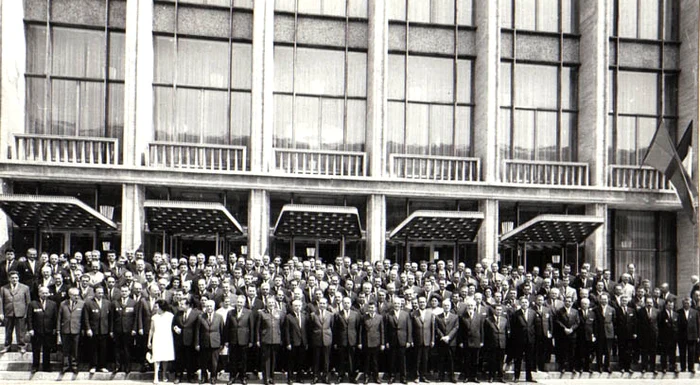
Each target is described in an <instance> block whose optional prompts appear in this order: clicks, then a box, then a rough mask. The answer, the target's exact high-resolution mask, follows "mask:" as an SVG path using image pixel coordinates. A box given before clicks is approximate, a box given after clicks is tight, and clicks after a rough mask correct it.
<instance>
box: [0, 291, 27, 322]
mask: <svg viewBox="0 0 700 385" xmlns="http://www.w3.org/2000/svg"><path fill="white" fill-rule="evenodd" d="M30 297H31V296H30V294H29V286H27V285H25V284H22V283H18V284H17V288H16V289H15V291H14V292H13V291H12V287H11V284H9V283H8V284H7V285H5V286H3V287H1V288H0V309H1V310H2V313H3V314H4V315H5V317H17V318H24V317H25V316H26V315H27V307H28V305H29V302H31V298H30Z"/></svg>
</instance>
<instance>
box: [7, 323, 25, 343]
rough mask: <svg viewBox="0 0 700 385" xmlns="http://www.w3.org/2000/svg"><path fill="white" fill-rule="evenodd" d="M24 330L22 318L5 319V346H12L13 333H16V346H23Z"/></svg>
mask: <svg viewBox="0 0 700 385" xmlns="http://www.w3.org/2000/svg"><path fill="white" fill-rule="evenodd" d="M25 329H26V327H25V323H24V318H18V317H5V346H10V345H12V334H13V331H14V332H16V333H17V345H18V346H24V345H25V343H24V334H25V333H26V330H25Z"/></svg>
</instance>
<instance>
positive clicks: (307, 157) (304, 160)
mask: <svg viewBox="0 0 700 385" xmlns="http://www.w3.org/2000/svg"><path fill="white" fill-rule="evenodd" d="M275 169H276V170H277V171H279V172H282V173H285V174H304V175H322V176H345V177H363V176H366V175H367V164H366V160H365V153H364V152H355V151H323V150H303V149H294V148H275Z"/></svg>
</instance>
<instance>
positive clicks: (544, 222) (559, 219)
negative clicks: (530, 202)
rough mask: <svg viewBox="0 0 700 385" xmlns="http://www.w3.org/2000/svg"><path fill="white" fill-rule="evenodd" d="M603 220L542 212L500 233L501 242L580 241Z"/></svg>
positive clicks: (589, 216)
mask: <svg viewBox="0 0 700 385" xmlns="http://www.w3.org/2000/svg"><path fill="white" fill-rule="evenodd" d="M604 222H605V218H602V217H597V216H591V215H556V214H543V215H538V216H536V217H535V218H533V219H531V220H529V221H527V222H525V223H524V224H522V225H520V226H518V227H516V228H515V229H513V230H511V231H509V232H507V233H505V234H503V235H501V239H500V240H501V243H505V244H510V245H516V244H522V243H550V244H551V243H559V244H565V243H577V244H578V243H581V242H583V241H585V240H586V238H588V236H589V235H591V234H592V233H593V232H594V231H595V230H596V229H597V228H598V227H600V226H601V225H602V224H603V223H604Z"/></svg>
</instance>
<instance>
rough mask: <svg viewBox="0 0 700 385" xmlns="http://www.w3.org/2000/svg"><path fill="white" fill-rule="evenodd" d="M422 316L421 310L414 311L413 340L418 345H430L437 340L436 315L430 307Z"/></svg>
mask: <svg viewBox="0 0 700 385" xmlns="http://www.w3.org/2000/svg"><path fill="white" fill-rule="evenodd" d="M424 313H425V314H424V316H423V317H421V316H420V310H419V309H416V310H414V311H413V316H412V317H411V318H412V320H413V342H415V344H416V346H427V347H430V346H431V345H432V344H433V343H434V342H435V315H434V314H433V312H431V311H430V310H428V309H425V310H424Z"/></svg>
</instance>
